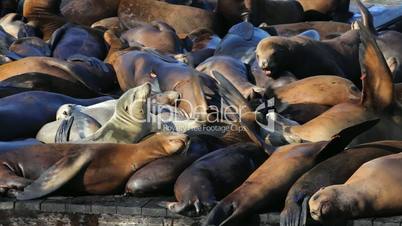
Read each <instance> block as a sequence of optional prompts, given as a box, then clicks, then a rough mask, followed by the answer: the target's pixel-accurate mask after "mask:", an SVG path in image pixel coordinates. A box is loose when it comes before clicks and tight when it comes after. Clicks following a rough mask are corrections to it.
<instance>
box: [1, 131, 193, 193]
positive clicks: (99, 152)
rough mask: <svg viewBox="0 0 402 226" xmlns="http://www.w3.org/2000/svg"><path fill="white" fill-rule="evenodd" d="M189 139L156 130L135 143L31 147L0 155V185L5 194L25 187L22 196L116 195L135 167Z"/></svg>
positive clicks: (156, 157) (162, 154)
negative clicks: (156, 132) (53, 193)
mask: <svg viewBox="0 0 402 226" xmlns="http://www.w3.org/2000/svg"><path fill="white" fill-rule="evenodd" d="M187 143H188V138H187V136H186V135H182V134H155V135H153V136H152V137H150V138H148V139H147V140H144V141H142V142H140V143H138V144H52V145H49V144H47V145H32V146H28V147H25V148H22V149H18V150H15V151H9V152H7V153H4V154H1V156H0V158H1V159H2V162H4V163H5V164H4V165H2V167H1V169H0V172H1V175H2V176H1V182H0V184H1V185H0V187H1V188H2V190H3V193H4V192H7V190H9V189H16V190H22V189H23V190H24V191H23V192H21V193H18V195H17V198H18V199H20V200H27V199H35V198H40V197H43V196H45V195H48V194H51V193H52V192H54V191H56V190H58V189H59V188H61V190H60V192H61V193H64V194H74V195H77V194H83V193H86V194H99V195H100V194H118V193H120V192H122V191H123V188H124V184H125V183H126V181H127V180H128V178H129V176H130V175H131V174H132V173H133V172H135V171H136V170H137V169H138V168H140V167H141V166H143V165H145V164H146V163H148V162H150V161H152V160H155V159H158V158H161V157H164V156H167V155H171V154H174V153H176V152H178V151H181V150H184V149H185V148H186V146H187ZM111 159H113V161H111ZM105 179H106V180H105ZM31 182H32V183H31Z"/></svg>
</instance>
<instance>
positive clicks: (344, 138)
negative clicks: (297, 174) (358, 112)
mask: <svg viewBox="0 0 402 226" xmlns="http://www.w3.org/2000/svg"><path fill="white" fill-rule="evenodd" d="M379 121H380V119H374V120H369V121H365V122H362V123H360V124H357V125H354V126H351V127H349V128H346V129H344V130H342V131H341V132H339V133H338V134H337V135H335V136H333V138H332V140H331V141H329V142H328V143H327V144H326V145H325V146H324V147H323V148H322V149H321V151H320V152H319V154H318V156H317V158H316V162H317V163H319V162H322V161H324V160H326V159H328V158H330V157H332V156H334V155H336V154H338V153H340V152H342V151H343V150H344V149H345V147H346V146H347V145H348V144H349V143H350V142H352V140H353V139H354V138H355V137H357V136H358V135H360V134H361V133H363V132H364V131H366V130H369V129H370V128H372V127H373V126H375V125H376V124H377V123H378V122H379Z"/></svg>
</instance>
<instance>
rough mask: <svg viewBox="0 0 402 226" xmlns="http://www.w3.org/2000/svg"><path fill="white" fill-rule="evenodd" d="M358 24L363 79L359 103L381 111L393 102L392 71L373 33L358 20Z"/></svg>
mask: <svg viewBox="0 0 402 226" xmlns="http://www.w3.org/2000/svg"><path fill="white" fill-rule="evenodd" d="M358 24H359V26H360V30H359V31H360V39H361V45H360V65H361V70H362V74H363V76H362V80H363V95H362V99H361V103H362V104H363V105H364V106H365V107H367V108H369V109H373V110H374V111H377V112H379V113H383V111H384V110H386V109H387V108H388V107H390V106H391V105H392V104H393V102H394V84H393V83H392V73H391V70H390V69H389V67H388V65H387V62H386V60H385V58H384V56H383V55H382V53H381V50H380V48H379V47H378V45H377V43H376V41H375V38H374V36H373V34H372V33H371V32H370V31H369V30H368V29H367V28H366V27H365V26H363V25H362V23H361V22H358Z"/></svg>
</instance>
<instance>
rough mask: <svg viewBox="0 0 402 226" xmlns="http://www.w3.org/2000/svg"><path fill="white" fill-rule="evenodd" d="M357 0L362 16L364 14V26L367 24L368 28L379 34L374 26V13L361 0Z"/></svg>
mask: <svg viewBox="0 0 402 226" xmlns="http://www.w3.org/2000/svg"><path fill="white" fill-rule="evenodd" d="M355 2H356V5H357V7H358V8H359V11H360V14H361V16H362V21H363V24H364V26H366V28H367V29H368V30H369V31H370V32H371V33H372V34H377V30H376V29H375V27H374V19H373V15H371V13H370V11H369V10H368V9H367V7H366V6H365V5H364V4H363V3H362V2H361V1H360V0H355Z"/></svg>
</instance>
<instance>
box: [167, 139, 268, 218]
mask: <svg viewBox="0 0 402 226" xmlns="http://www.w3.org/2000/svg"><path fill="white" fill-rule="evenodd" d="M267 157H268V155H267V154H266V153H265V152H263V151H262V150H260V149H259V148H258V147H257V146H256V145H255V144H253V143H242V144H234V145H231V146H228V147H225V148H222V149H219V150H216V151H213V152H211V153H209V154H207V155H205V156H203V157H201V158H200V159H198V160H197V161H195V162H194V163H193V164H192V165H191V166H189V167H188V168H187V169H186V170H184V172H183V173H182V174H181V175H180V176H179V178H177V181H176V183H175V186H174V191H175V196H176V199H177V202H171V203H167V204H166V205H167V207H168V209H169V210H170V211H172V212H174V213H180V214H185V215H191V216H194V215H200V214H202V213H206V212H208V211H209V210H210V209H211V208H212V207H213V206H214V205H215V204H216V203H217V202H218V201H219V200H220V199H222V198H223V197H225V196H226V195H227V194H229V193H230V192H231V191H233V190H234V189H235V188H236V187H238V186H239V185H240V184H241V183H242V182H244V180H245V179H247V177H248V176H249V175H250V174H251V173H252V172H253V171H254V170H256V169H257V168H258V167H259V166H260V165H261V164H262V163H263V162H264V161H265V160H266V158H267ZM236 168H239V169H240V168H241V169H242V170H241V171H236V173H235V172H234V170H235V169H236ZM194 210H195V213H193V212H194Z"/></svg>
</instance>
